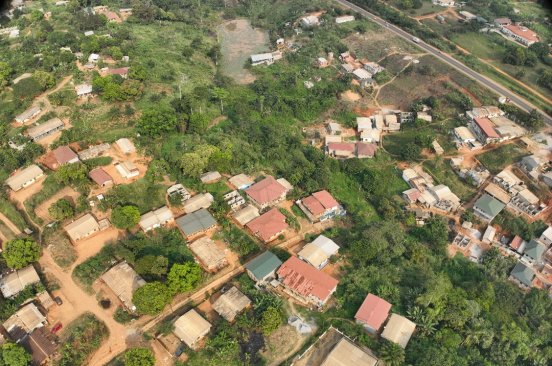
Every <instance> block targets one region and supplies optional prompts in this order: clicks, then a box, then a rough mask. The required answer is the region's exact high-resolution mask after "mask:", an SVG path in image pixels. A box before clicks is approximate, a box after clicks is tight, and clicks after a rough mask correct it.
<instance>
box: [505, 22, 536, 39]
mask: <svg viewBox="0 0 552 366" xmlns="http://www.w3.org/2000/svg"><path fill="white" fill-rule="evenodd" d="M504 28H506V29H508V30H509V31H510V32H512V33H514V34H515V35H516V36H519V37H521V38H524V39H526V40H528V41H533V42H538V41H539V37H538V36H537V34H536V33H535V32H533V31H532V30H531V29H529V28H527V27H523V26H519V25H514V24H510V25H506V26H504Z"/></svg>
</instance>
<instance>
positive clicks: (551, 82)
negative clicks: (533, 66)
mask: <svg viewBox="0 0 552 366" xmlns="http://www.w3.org/2000/svg"><path fill="white" fill-rule="evenodd" d="M537 83H538V84H539V85H542V86H544V87H545V88H548V89H552V70H545V69H542V70H540V72H539V77H538V79H537Z"/></svg>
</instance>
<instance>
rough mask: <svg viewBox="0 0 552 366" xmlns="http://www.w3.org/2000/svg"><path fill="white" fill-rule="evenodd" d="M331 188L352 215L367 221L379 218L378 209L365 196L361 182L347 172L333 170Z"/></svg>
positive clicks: (336, 197)
mask: <svg viewBox="0 0 552 366" xmlns="http://www.w3.org/2000/svg"><path fill="white" fill-rule="evenodd" d="M329 190H330V191H331V192H332V195H333V196H334V197H335V199H336V200H337V201H338V202H340V203H341V204H343V207H345V209H346V210H347V211H348V212H349V213H350V214H351V215H356V216H358V217H359V219H360V220H365V221H366V222H368V221H372V220H377V219H378V214H377V212H376V209H375V208H374V206H372V204H370V203H369V202H368V201H367V200H366V199H365V198H364V194H363V191H362V187H361V186H360V184H358V183H357V182H356V181H355V180H354V179H353V178H351V177H349V176H348V175H347V174H345V173H342V172H333V173H332V174H331V175H330V185H329Z"/></svg>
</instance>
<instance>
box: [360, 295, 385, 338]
mask: <svg viewBox="0 0 552 366" xmlns="http://www.w3.org/2000/svg"><path fill="white" fill-rule="evenodd" d="M390 310H391V304H390V303H388V302H387V301H385V300H384V299H382V298H381V297H378V296H376V295H374V294H368V296H366V298H365V299H364V301H363V302H362V305H361V306H360V308H359V309H358V311H357V313H356V315H355V320H356V322H357V323H358V324H362V326H364V329H366V330H367V331H368V332H369V333H372V334H377V333H379V331H380V330H381V327H382V326H383V324H384V323H385V321H386V320H387V318H388V317H389V311H390Z"/></svg>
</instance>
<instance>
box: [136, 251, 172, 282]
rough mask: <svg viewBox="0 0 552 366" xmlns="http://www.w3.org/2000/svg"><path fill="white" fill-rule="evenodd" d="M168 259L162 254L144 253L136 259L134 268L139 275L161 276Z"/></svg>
mask: <svg viewBox="0 0 552 366" xmlns="http://www.w3.org/2000/svg"><path fill="white" fill-rule="evenodd" d="M168 266H169V260H168V259H167V258H166V257H163V256H162V255H146V256H144V257H142V258H140V259H138V260H137V261H136V265H135V269H136V272H138V273H139V274H141V275H145V276H147V275H153V276H157V277H159V276H162V275H164V274H166V273H167V268H168Z"/></svg>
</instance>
